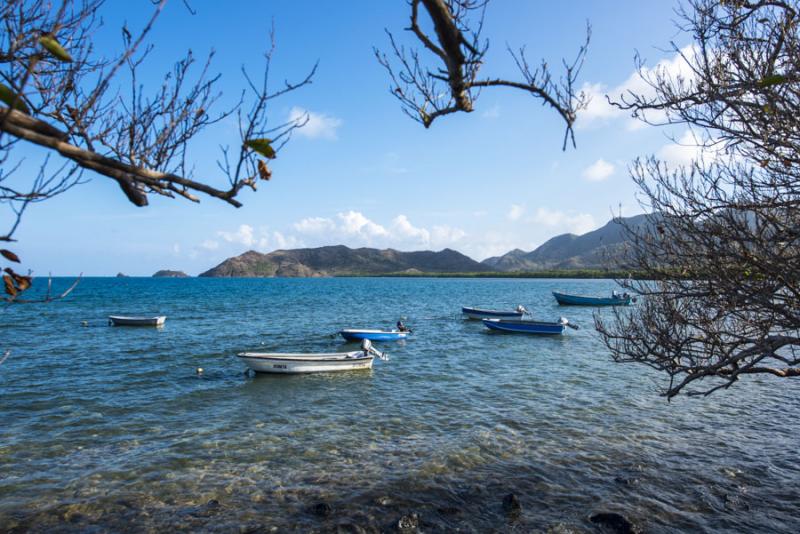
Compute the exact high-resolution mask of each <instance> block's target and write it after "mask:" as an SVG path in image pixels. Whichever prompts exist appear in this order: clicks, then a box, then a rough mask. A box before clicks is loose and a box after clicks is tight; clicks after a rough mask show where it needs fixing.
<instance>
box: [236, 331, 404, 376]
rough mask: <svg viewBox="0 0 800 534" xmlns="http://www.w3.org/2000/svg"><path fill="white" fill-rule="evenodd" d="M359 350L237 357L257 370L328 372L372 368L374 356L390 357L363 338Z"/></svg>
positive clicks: (262, 371)
mask: <svg viewBox="0 0 800 534" xmlns="http://www.w3.org/2000/svg"><path fill="white" fill-rule="evenodd" d="M361 349H362V350H356V351H353V352H329V353H318V354H303V353H286V352H240V353H239V354H237V355H236V356H237V357H239V358H241V359H242V361H243V362H244V363H245V364H246V365H247V366H248V367H249V368H250V369H252V370H253V371H255V372H257V373H284V374H299V373H329V372H333V371H353V370H356V369H372V362H373V360H374V357H375V356H377V357H378V358H380V359H382V360H388V359H389V357H388V356H387V355H386V354H384V353H382V352H381V351H379V350H376V349H375V348H373V347H372V343H371V342H370V341H369V340H368V339H365V340H364V341H363V342H362V343H361Z"/></svg>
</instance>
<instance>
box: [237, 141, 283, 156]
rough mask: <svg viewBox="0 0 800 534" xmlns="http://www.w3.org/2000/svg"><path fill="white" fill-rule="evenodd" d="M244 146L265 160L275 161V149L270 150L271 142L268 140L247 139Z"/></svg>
mask: <svg viewBox="0 0 800 534" xmlns="http://www.w3.org/2000/svg"><path fill="white" fill-rule="evenodd" d="M244 145H245V146H246V147H247V148H249V149H250V150H255V151H256V152H258V153H259V154H261V155H262V156H264V157H265V158H267V159H275V157H276V154H275V149H274V148H272V141H271V140H270V139H266V138H263V139H248V140H246V141H245V142H244Z"/></svg>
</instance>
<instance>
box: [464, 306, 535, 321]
mask: <svg viewBox="0 0 800 534" xmlns="http://www.w3.org/2000/svg"><path fill="white" fill-rule="evenodd" d="M525 311H526V310H525V308H523V307H522V306H519V307H518V308H517V309H516V310H513V311H496V310H484V309H481V308H468V307H462V308H461V313H463V314H464V315H466V316H467V317H468V318H469V319H522V316H523V315H524V314H525Z"/></svg>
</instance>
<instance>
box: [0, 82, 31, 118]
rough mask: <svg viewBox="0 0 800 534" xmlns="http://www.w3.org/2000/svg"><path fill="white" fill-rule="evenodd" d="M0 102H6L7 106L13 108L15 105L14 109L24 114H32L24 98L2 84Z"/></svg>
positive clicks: (0, 84) (0, 85) (0, 86)
mask: <svg viewBox="0 0 800 534" xmlns="http://www.w3.org/2000/svg"><path fill="white" fill-rule="evenodd" d="M0 100H2V101H3V102H5V104H6V105H7V106H8V107H12V103H13V107H14V109H16V110H18V111H21V112H23V113H28V114H30V112H31V111H30V110H29V109H28V106H27V105H25V102H24V101H23V100H22V97H21V96H19V95H17V93H15V92H14V91H12V90H11V88H10V87H8V86H6V85H3V84H2V83H0Z"/></svg>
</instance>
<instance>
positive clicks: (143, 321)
mask: <svg viewBox="0 0 800 534" xmlns="http://www.w3.org/2000/svg"><path fill="white" fill-rule="evenodd" d="M166 320H167V316H166V315H154V316H148V317H137V316H127V315H109V316H108V324H110V325H111V326H163V325H164V321H166Z"/></svg>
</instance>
